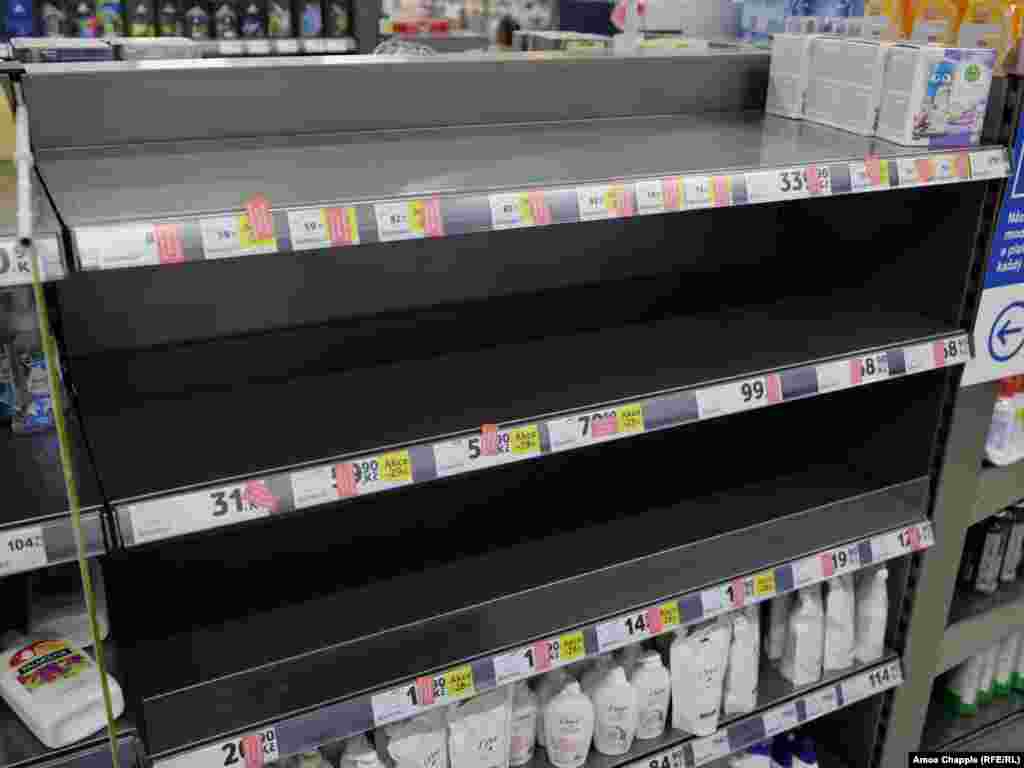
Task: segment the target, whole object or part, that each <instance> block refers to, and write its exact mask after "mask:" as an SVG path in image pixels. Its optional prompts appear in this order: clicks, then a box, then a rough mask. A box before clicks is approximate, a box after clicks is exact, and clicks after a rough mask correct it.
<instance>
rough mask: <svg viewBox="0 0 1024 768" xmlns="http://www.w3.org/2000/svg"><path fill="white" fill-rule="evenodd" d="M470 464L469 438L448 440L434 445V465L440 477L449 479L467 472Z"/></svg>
mask: <svg viewBox="0 0 1024 768" xmlns="http://www.w3.org/2000/svg"><path fill="white" fill-rule="evenodd" d="M468 463H469V438H466V437H462V438H459V439H457V440H448V441H446V442H443V443H436V444H435V445H434V465H435V466H436V468H437V476H438V477H448V476H449V475H457V474H459V473H460V472H465V471H466V465H467V464H468Z"/></svg>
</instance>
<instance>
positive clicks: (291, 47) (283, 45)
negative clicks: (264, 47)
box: [274, 38, 299, 56]
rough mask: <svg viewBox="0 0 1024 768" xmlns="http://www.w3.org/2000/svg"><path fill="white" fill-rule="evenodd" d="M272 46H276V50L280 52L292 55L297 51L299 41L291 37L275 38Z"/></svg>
mask: <svg viewBox="0 0 1024 768" xmlns="http://www.w3.org/2000/svg"><path fill="white" fill-rule="evenodd" d="M274 47H275V48H277V52H278V53H280V54H283V55H285V56H294V55H295V54H297V53H298V52H299V41H298V40H294V39H291V38H286V39H284V40H275V41H274Z"/></svg>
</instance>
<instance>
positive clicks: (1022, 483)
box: [973, 461, 1024, 523]
mask: <svg viewBox="0 0 1024 768" xmlns="http://www.w3.org/2000/svg"><path fill="white" fill-rule="evenodd" d="M1022 498H1024V461H1017V462H1014V463H1013V464H1010V465H1009V466H1006V467H994V466H990V465H987V464H986V465H985V466H983V467H982V469H981V477H980V479H979V481H978V500H977V501H976V502H975V503H974V520H973V522H975V523H978V522H981V521H982V520H984V519H986V518H988V517H992V515H994V514H996V513H997V512H1000V511H1002V510H1003V509H1005V508H1006V507H1008V506H1010V505H1011V504H1014V503H1016V502H1018V501H1020V500H1021V499H1022Z"/></svg>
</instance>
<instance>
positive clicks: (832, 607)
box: [824, 574, 854, 672]
mask: <svg viewBox="0 0 1024 768" xmlns="http://www.w3.org/2000/svg"><path fill="white" fill-rule="evenodd" d="M853 600H854V595H853V574H844V575H842V576H836V577H835V578H833V579H832V580H831V581H829V582H828V596H827V597H826V599H825V665H824V666H825V671H826V672H833V671H835V670H839V669H846V668H847V667H849V666H850V665H851V664H853V646H854V606H853Z"/></svg>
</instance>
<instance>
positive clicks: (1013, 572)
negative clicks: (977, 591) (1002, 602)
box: [999, 504, 1024, 582]
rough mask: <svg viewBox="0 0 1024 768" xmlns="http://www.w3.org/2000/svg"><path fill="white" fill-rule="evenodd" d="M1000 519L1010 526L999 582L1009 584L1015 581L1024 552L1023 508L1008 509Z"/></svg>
mask: <svg viewBox="0 0 1024 768" xmlns="http://www.w3.org/2000/svg"><path fill="white" fill-rule="evenodd" d="M1002 517H1003V519H1004V520H1006V522H1007V524H1008V525H1009V526H1010V534H1009V536H1008V537H1007V539H1006V552H1005V553H1004V554H1003V567H1002V569H1001V570H1000V571H999V580H1000V581H1003V582H1011V581H1016V580H1017V572H1018V571H1019V570H1020V562H1021V555H1022V552H1024V506H1021V505H1019V504H1018V505H1016V506H1013V507H1010V508H1009V509H1007V510H1005V511H1004V512H1003V513H1002Z"/></svg>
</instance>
